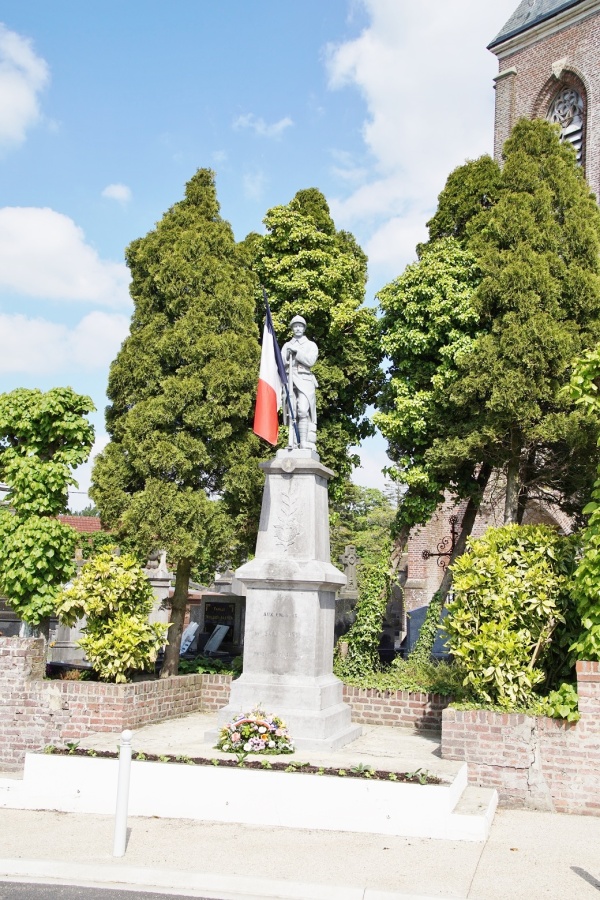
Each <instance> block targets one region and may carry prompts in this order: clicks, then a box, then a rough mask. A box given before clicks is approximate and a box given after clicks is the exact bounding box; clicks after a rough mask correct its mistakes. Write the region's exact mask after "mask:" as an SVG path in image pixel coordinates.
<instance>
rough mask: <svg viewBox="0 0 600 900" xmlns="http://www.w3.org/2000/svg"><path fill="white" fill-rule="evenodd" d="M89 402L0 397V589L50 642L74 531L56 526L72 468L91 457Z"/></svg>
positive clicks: (63, 392)
mask: <svg viewBox="0 0 600 900" xmlns="http://www.w3.org/2000/svg"><path fill="white" fill-rule="evenodd" d="M93 409H94V405H93V403H92V401H91V400H90V398H89V397H85V396H83V395H81V394H76V393H75V391H73V390H72V389H71V388H53V389H52V390H50V391H47V392H46V393H43V392H42V391H40V390H29V389H26V388H18V389H17V390H14V391H11V392H10V393H8V394H1V395H0V479H1V480H2V481H4V482H6V484H8V486H9V492H8V495H7V496H6V498H5V506H4V508H2V509H0V590H2V593H3V594H5V596H6V598H7V600H8V603H9V605H10V606H11V608H12V609H13V610H14V611H15V612H16V613H17V615H19V616H20V617H21V619H22V620H23V622H24V623H25V629H24V630H25V631H26V630H27V628H33V629H34V631H35V632H36V633H37V632H38V631H39V632H40V633H42V634H44V635H45V636H46V637H47V636H48V625H49V619H50V616H51V615H52V613H53V612H54V608H55V602H56V597H57V595H58V593H59V591H60V589H61V586H62V585H63V584H64V583H65V582H67V581H69V579H70V578H71V577H72V576H73V574H74V572H75V565H74V554H75V545H76V540H77V537H76V533H75V531H74V530H73V529H72V528H71V527H70V526H69V525H64V524H62V523H61V522H59V521H58V519H57V516H58V514H59V513H63V512H65V511H66V509H67V502H68V489H69V486H71V485H76V484H77V482H76V481H75V479H74V478H73V473H72V470H73V468H75V467H76V466H78V465H80V464H81V463H82V462H85V460H86V459H87V458H88V456H89V453H90V449H91V447H92V443H93V440H94V429H93V426H92V425H91V424H90V422H89V421H88V420H87V419H86V418H85V416H86V414H87V413H89V412H91V411H92V410H93Z"/></svg>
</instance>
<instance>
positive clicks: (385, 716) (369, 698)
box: [344, 684, 452, 731]
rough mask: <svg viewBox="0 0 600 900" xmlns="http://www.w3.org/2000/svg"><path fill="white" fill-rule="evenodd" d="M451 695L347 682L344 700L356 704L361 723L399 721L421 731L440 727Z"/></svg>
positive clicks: (354, 717)
mask: <svg viewBox="0 0 600 900" xmlns="http://www.w3.org/2000/svg"><path fill="white" fill-rule="evenodd" d="M451 699H452V698H451V697H440V696H439V695H438V694H412V693H410V692H409V691H376V690H372V689H365V688H359V687H353V686H351V685H348V684H345V685H344V701H345V702H346V703H348V704H349V705H350V706H351V707H352V721H353V722H358V723H359V724H361V725H396V726H404V727H407V728H414V729H416V730H418V731H439V730H440V728H441V726H442V712H443V711H444V709H445V708H446V707H447V706H448V704H449V703H450V702H451Z"/></svg>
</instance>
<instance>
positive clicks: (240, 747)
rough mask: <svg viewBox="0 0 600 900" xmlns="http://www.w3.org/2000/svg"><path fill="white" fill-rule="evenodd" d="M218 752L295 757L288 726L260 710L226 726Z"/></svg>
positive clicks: (220, 739) (221, 733)
mask: <svg viewBox="0 0 600 900" xmlns="http://www.w3.org/2000/svg"><path fill="white" fill-rule="evenodd" d="M216 749H217V750H224V751H225V753H242V752H245V753H293V752H294V745H293V743H292V739H291V737H290V735H289V732H288V730H287V727H286V724H285V722H284V721H283V720H282V719H280V718H279V716H273V715H271V714H270V713H269V714H268V713H266V712H265V711H264V709H258V708H257V709H253V710H252V712H250V713H247V714H245V715H243V716H240V717H239V718H237V719H235V720H234V721H233V722H229V723H228V724H227V725H224V726H223V728H221V731H220V733H219V740H218V742H217V745H216Z"/></svg>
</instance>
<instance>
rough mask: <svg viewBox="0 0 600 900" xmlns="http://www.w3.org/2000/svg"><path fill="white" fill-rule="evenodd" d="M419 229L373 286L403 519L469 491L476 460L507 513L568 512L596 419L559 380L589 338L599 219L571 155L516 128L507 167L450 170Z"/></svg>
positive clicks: (529, 129)
mask: <svg viewBox="0 0 600 900" xmlns="http://www.w3.org/2000/svg"><path fill="white" fill-rule="evenodd" d="M429 225H430V236H431V239H430V241H429V243H428V244H427V245H425V246H421V247H420V248H419V261H418V262H417V263H416V264H414V265H413V266H409V267H408V269H407V270H406V271H405V273H404V274H403V275H402V276H401V277H400V278H399V279H397V280H396V281H395V282H393V283H392V284H391V285H389V286H388V287H386V288H384V289H383V291H381V292H380V294H379V298H380V302H381V306H382V309H383V319H382V334H383V347H384V351H385V353H386V355H387V356H388V357H389V358H390V360H391V363H392V365H391V367H390V370H389V380H388V383H387V385H386V387H385V389H384V392H383V394H382V402H381V404H380V412H379V414H378V416H377V424H378V425H379V427H380V428H381V430H382V432H383V434H384V436H385V437H386V438H387V439H388V442H389V444H390V455H391V458H392V459H393V460H394V462H395V463H396V464H397V466H398V469H399V472H398V478H399V479H400V480H402V481H404V482H405V483H406V484H407V485H408V487H409V490H408V493H407V495H406V497H405V498H404V501H403V503H402V505H401V507H400V512H399V517H400V520H401V523H404V524H406V525H411V524H416V523H420V522H423V521H425V520H426V519H427V518H428V517H429V515H430V514H431V511H432V510H433V508H434V507H435V506H436V505H437V503H438V502H439V499H440V497H441V495H442V492H443V491H444V490H451V491H452V493H454V494H455V495H456V496H458V497H461V498H465V499H466V498H473V499H475V500H478V492H477V485H476V483H475V473H476V472H478V471H481V466H482V465H485V466H487V467H491V468H494V469H497V470H498V469H499V470H504V471H505V472H506V475H507V479H508V487H509V490H508V495H509V500H508V503H507V507H506V513H505V515H506V518H507V520H510V521H520V518H521V516H522V514H523V510H524V508H525V504H526V502H527V499H528V498H529V497H536V496H537V497H540V498H543V499H544V502H547V503H555V504H556V505H558V506H560V507H561V508H563V509H564V510H565V511H567V512H568V513H569V514H570V515H578V514H579V513H580V512H581V508H582V506H583V505H584V503H585V500H584V499H583V498H584V497H587V496H589V490H590V487H591V480H592V478H593V469H592V464H591V460H592V447H593V443H594V441H595V428H594V427H593V424H592V423H591V421H590V420H589V419H588V420H586V417H585V416H584V415H583V413H582V411H580V410H578V409H576V408H575V407H574V404H573V402H572V400H571V399H570V398H569V397H568V396H567V395H566V394H565V393H564V392H563V391H561V387H562V386H564V385H565V384H566V383H567V382H568V379H569V371H570V365H571V361H572V359H573V357H574V356H575V355H576V354H578V353H580V352H581V351H582V350H583V349H585V348H586V347H590V346H592V345H593V344H594V343H595V342H596V340H597V339H598V335H599V333H600V315H599V313H600V263H599V252H600V212H599V210H598V207H597V204H596V202H595V199H594V197H593V195H592V194H591V192H590V190H589V188H588V186H587V184H586V182H585V178H584V174H583V171H582V169H581V167H580V166H577V164H576V161H575V155H574V153H573V150H572V148H571V147H570V146H568V145H566V144H562V143H561V142H560V141H559V138H558V134H557V132H556V129H555V128H554V127H553V126H551V125H549V124H548V123H546V122H543V121H539V120H536V121H526V120H522V121H520V122H519V123H517V125H516V126H515V128H514V129H513V131H512V133H511V137H510V139H509V140H508V141H507V143H506V145H505V148H504V166H503V168H502V169H500V168H499V166H498V165H497V164H496V163H495V162H493V161H492V160H491V159H489V157H483V158H482V159H480V160H476V161H474V162H469V163H467V164H466V165H464V166H461V167H460V168H459V169H457V170H456V171H455V172H454V173H452V174H451V175H450V177H449V178H448V182H447V184H446V187H445V189H444V191H443V192H442V194H441V195H440V198H439V206H438V211H437V213H436V215H435V216H434V217H433V219H432V220H431V222H430V223H429ZM596 420H598V416H596Z"/></svg>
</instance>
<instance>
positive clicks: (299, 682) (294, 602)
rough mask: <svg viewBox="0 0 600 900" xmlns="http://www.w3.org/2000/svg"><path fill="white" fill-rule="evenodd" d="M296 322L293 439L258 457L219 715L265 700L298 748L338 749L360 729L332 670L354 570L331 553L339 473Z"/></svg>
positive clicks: (309, 347)
mask: <svg viewBox="0 0 600 900" xmlns="http://www.w3.org/2000/svg"><path fill="white" fill-rule="evenodd" d="M290 327H291V329H292V334H293V337H292V339H291V340H290V341H288V342H287V343H286V344H284V346H283V348H282V353H281V359H282V360H283V363H284V365H285V368H286V375H287V382H286V384H284V385H283V388H284V394H286V395H287V397H286V399H285V400H284V409H285V406H286V404H287V406H288V410H289V411H288V413H287V420H288V423H289V443H288V446H287V447H286V448H285V449H283V450H278V451H277V453H276V456H275V459H273V460H272V461H270V462H266V463H261V464H260V465H261V468H262V469H263V470H264V472H265V476H266V481H265V486H264V492H263V500H262V509H261V515H260V524H259V530H258V539H257V543H256V555H255V558H254V559H252V560H251V561H250V562H247V563H245V564H244V565H243V566H241V568H239V569H238V570H237V571H236V577H237V578H239V580H240V581H241V582H243V583H244V584H245V585H246V589H247V597H246V624H245V634H244V670H243V673H242V675H241V676H240V678H239V679H237V680H235V681H233V682H232V684H231V695H230V700H229V704H228V705H227V706H225V707H223V708H222V709H221V710H220V713H219V719H220V721H222V722H226V721H228V720H230V719H231V718H233V717H235V716H236V715H238V714H239V713H242V712H247V711H249V710H251V709H253V708H255V707H261V708H263V709H265V710H266V711H267V712H271V713H274V714H277V715H279V716H281V717H282V718H283V719H284V720H285V722H286V723H287V725H288V728H289V730H290V733H291V735H292V738H293V741H294V744H295V746H296V747H298V748H301V749H306V750H318V749H326V750H334V749H337V748H338V747H342V746H344V744H347V743H349V742H350V741H353V740H355V739H356V738H357V737H359V735H360V733H361V728H360V726H358V725H353V724H352V723H351V720H350V713H351V711H350V707H349V706H348V705H347V704H346V703H344V702H343V700H342V690H343V687H342V682H341V681H340V680H339V679H338V678H336V676H335V675H334V674H333V645H334V624H335V595H336V591H337V590H338V589H339V588H341V587H343V586H344V585H345V583H346V577H345V576H344V575H343V574H342V572H340V571H339V570H338V569H336V568H335V566H333V565H332V563H331V559H330V549H329V504H328V495H327V482H328V480H329V479H330V478H331V477H332V475H333V474H334V473H333V472H332V471H331V469H328V468H326V467H325V466H324V465H322V463H321V462H320V460H319V454H318V453H317V451H316V435H317V421H316V418H317V417H316V388H317V386H318V385H317V382H316V378H315V376H314V374H313V373H312V371H311V370H312V366H313V365H314V363H315V362H316V360H317V356H318V349H317V346H316V344H315V343H314V342H313V341H310V340H309V339H308V338H307V337H306V335H305V329H306V323H305V321H304V319H303V318H302V317H301V316H296V317H295V318H294V319H292V322H291V323H290Z"/></svg>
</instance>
